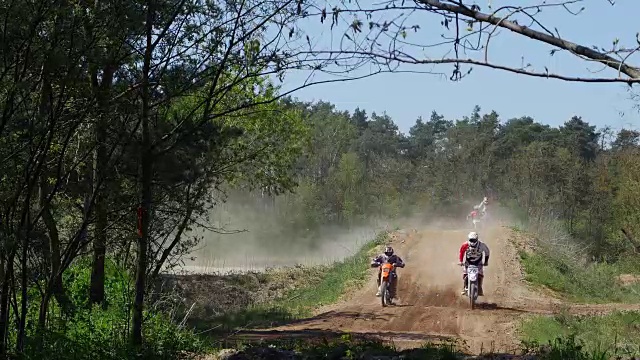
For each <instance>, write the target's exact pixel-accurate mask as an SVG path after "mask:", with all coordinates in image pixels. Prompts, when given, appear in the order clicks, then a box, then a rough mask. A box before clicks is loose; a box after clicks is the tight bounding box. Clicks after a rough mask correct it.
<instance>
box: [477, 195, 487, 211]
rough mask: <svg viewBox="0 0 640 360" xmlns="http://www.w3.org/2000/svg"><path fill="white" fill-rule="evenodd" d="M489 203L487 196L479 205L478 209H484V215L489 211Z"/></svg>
mask: <svg viewBox="0 0 640 360" xmlns="http://www.w3.org/2000/svg"><path fill="white" fill-rule="evenodd" d="M487 205H489V199H488V198H487V197H486V196H485V197H484V198H483V199H482V202H481V203H480V205H478V209H480V211H482V214H483V215H484V213H486V212H487Z"/></svg>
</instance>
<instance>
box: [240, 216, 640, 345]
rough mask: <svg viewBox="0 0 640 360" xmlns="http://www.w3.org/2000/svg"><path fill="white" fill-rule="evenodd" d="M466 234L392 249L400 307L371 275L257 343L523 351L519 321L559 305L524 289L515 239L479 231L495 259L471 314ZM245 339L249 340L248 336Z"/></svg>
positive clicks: (414, 239) (429, 233)
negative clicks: (333, 337) (460, 258)
mask: <svg viewBox="0 0 640 360" xmlns="http://www.w3.org/2000/svg"><path fill="white" fill-rule="evenodd" d="M468 231H469V229H464V230H443V229H442V227H440V229H439V228H438V227H436V226H430V227H425V228H423V229H417V233H415V234H414V235H413V236H404V239H405V242H404V243H403V242H401V241H400V240H397V241H395V242H394V244H393V245H394V248H395V249H396V253H398V254H399V255H400V256H401V257H403V259H404V260H405V262H406V263H407V265H406V267H405V268H404V269H400V272H399V276H400V279H399V292H398V297H399V299H398V304H397V305H396V306H393V307H387V308H383V307H381V304H380V299H379V298H378V297H375V296H374V295H375V271H372V277H371V280H370V282H369V284H368V285H367V286H365V287H363V288H362V289H361V290H358V291H357V292H355V293H354V294H353V295H352V296H350V297H349V299H347V300H345V301H343V302H340V303H337V304H334V305H331V306H328V307H325V308H322V309H319V311H318V312H317V315H316V316H314V317H313V318H310V319H306V320H303V321H298V322H296V323H294V324H290V325H287V326H281V327H278V328H274V329H272V330H271V331H270V332H254V335H257V336H261V337H262V336H267V337H269V335H268V334H269V333H270V334H272V335H274V336H301V335H304V334H308V335H311V336H318V334H328V333H330V332H333V333H335V332H350V333H353V334H356V335H357V334H361V335H366V336H370V335H375V336H377V337H380V338H383V339H385V340H390V341H393V342H394V343H395V344H396V345H397V346H399V347H413V346H419V345H420V344H421V343H423V342H424V341H426V340H443V339H447V338H450V339H458V340H462V341H463V342H464V344H466V347H467V350H468V351H469V352H471V353H475V354H478V353H480V352H483V351H490V350H492V351H500V352H509V353H510V352H512V351H514V350H516V349H517V348H518V346H519V341H518V335H517V334H516V333H515V332H516V329H517V326H518V323H519V321H521V320H522V319H523V317H524V316H526V315H527V314H536V313H537V314H551V313H553V312H554V311H557V310H558V308H559V306H561V301H559V300H557V299H554V298H551V297H548V296H545V295H542V294H537V293H536V292H534V291H533V290H531V289H529V288H528V287H527V286H526V285H525V284H524V283H523V281H522V280H521V279H522V273H521V270H520V266H519V263H518V260H517V256H516V251H515V249H514V247H513V245H512V244H511V242H510V241H509V235H510V231H509V230H508V229H506V228H503V227H498V226H496V227H493V228H489V229H485V230H483V231H479V233H480V238H481V240H482V241H485V242H486V243H487V244H488V245H489V247H490V248H491V251H492V252H491V259H490V266H489V267H487V268H485V296H484V297H481V298H480V299H479V300H480V303H481V304H480V309H476V310H473V311H471V310H469V304H468V300H467V298H466V297H464V296H461V295H460V290H461V287H462V275H461V269H460V267H459V266H457V265H456V263H457V254H458V249H459V247H460V245H461V243H462V242H463V241H464V240H465V239H466V235H467V233H468ZM612 307H616V308H620V307H619V306H618V305H615V306H607V305H599V306H590V305H582V306H575V307H572V308H571V309H570V312H575V313H592V312H606V311H608V310H611V308H612ZM633 308H637V306H634V307H633ZM258 334H261V335H258ZM276 334H277V335H276ZM313 334H315V335H313ZM245 335H249V336H250V334H249V332H247V333H246V334H245Z"/></svg>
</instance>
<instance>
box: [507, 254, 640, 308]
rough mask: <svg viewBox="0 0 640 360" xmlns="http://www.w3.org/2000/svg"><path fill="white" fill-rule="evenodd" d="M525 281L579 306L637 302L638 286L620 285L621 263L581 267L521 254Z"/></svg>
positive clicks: (555, 257) (568, 261)
mask: <svg viewBox="0 0 640 360" xmlns="http://www.w3.org/2000/svg"><path fill="white" fill-rule="evenodd" d="M519 255H520V260H521V263H522V265H523V267H524V270H525V279H526V280H527V281H529V282H531V283H533V284H537V285H542V286H545V287H547V288H549V289H552V290H554V291H556V292H558V293H560V294H561V295H563V296H565V297H566V298H567V299H568V300H571V301H574V302H581V303H607V302H622V303H637V302H640V283H635V284H631V285H626V286H625V285H622V284H620V283H619V282H618V280H617V277H618V276H619V275H620V274H622V273H624V272H625V271H624V270H625V269H624V267H625V266H624V264H622V263H620V264H619V263H614V264H608V263H594V264H588V265H580V264H576V263H575V262H573V261H571V259H567V258H563V257H562V256H561V255H549V254H540V253H527V252H524V251H520V253H519Z"/></svg>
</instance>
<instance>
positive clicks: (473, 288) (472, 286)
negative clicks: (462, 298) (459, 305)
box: [468, 282, 477, 310]
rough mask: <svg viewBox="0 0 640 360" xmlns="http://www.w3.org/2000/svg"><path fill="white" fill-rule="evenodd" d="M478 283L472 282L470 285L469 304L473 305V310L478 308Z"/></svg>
mask: <svg viewBox="0 0 640 360" xmlns="http://www.w3.org/2000/svg"><path fill="white" fill-rule="evenodd" d="M476 292H477V289H476V283H474V282H472V283H470V284H469V289H468V295H469V304H470V305H471V310H473V309H475V308H476Z"/></svg>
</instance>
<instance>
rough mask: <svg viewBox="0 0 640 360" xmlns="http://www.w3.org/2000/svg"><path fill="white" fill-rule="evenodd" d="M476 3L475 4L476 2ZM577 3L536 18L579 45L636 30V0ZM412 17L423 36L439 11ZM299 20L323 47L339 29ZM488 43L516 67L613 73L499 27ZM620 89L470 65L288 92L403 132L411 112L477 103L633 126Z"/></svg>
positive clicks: (299, 78)
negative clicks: (390, 123)
mask: <svg viewBox="0 0 640 360" xmlns="http://www.w3.org/2000/svg"><path fill="white" fill-rule="evenodd" d="M483 1H484V2H486V1H487V0H483ZM532 2H534V0H522V1H515V0H511V1H507V0H502V1H501V0H493V6H494V8H496V7H497V6H500V5H505V4H508V3H510V4H514V3H521V4H525V3H532ZM540 2H541V0H540ZM479 4H480V5H481V6H482V1H479ZM584 6H585V7H586V8H585V10H584V11H583V12H582V13H581V14H580V15H578V16H572V15H570V14H569V13H567V12H565V11H564V10H562V9H552V10H549V11H545V12H543V13H542V14H541V15H540V17H539V19H541V20H542V21H543V22H544V24H545V25H547V26H549V27H550V28H551V29H553V27H557V29H558V30H559V31H560V34H561V35H562V37H563V38H565V39H567V40H571V41H574V42H576V43H578V44H582V45H585V46H590V45H599V46H602V47H605V48H607V47H610V46H611V44H612V41H613V40H614V39H615V38H619V39H620V43H621V44H628V45H629V46H633V45H636V46H637V44H636V42H635V36H636V33H637V32H638V31H639V30H640V26H639V25H638V23H637V22H635V21H634V20H633V19H634V17H635V14H640V0H618V1H617V3H616V5H615V6H611V5H609V4H608V1H607V0H588V1H584ZM327 7H328V8H329V6H327ZM485 7H486V6H485ZM579 7H580V6H578V7H577V8H575V9H576V10H577V9H579ZM483 10H484V9H483ZM625 18H627V19H628V20H624V19H625ZM623 20H624V21H623ZM415 21H419V24H420V26H421V30H420V31H419V32H418V33H416V34H411V35H410V36H419V37H421V38H422V37H428V36H430V35H432V34H433V36H437V37H439V36H440V34H441V33H442V32H443V31H444V30H443V29H442V27H441V26H440V25H439V22H440V17H437V16H434V15H431V14H428V15H424V16H421V17H415V18H414V23H415ZM306 26H307V27H306V28H304V31H305V32H306V33H307V34H313V36H312V39H313V41H317V42H318V43H320V44H324V46H329V45H327V44H329V41H330V40H331V37H332V36H333V41H334V43H335V41H336V39H337V38H339V37H340V35H341V33H339V32H336V31H335V30H334V32H333V33H331V32H330V30H329V27H328V26H327V25H326V23H325V25H320V24H317V21H316V23H309V24H307V25H306ZM332 34H333V35H332ZM447 49H448V48H446V49H441V50H429V51H432V53H427V54H428V55H427V56H432V57H434V58H437V57H438V51H440V53H443V52H444V51H446V50H447ZM490 49H491V50H490V52H489V59H490V60H493V61H496V62H501V63H503V64H508V65H514V66H518V64H520V63H521V57H523V56H524V58H525V61H526V62H528V63H531V64H532V65H533V66H534V67H535V68H536V70H541V69H543V67H544V66H547V67H548V68H549V70H550V72H555V73H562V74H565V75H574V76H605V75H606V76H615V71H612V70H605V71H602V72H600V73H598V74H593V73H590V71H591V72H593V71H595V70H599V69H601V67H600V66H598V65H595V64H590V63H587V62H585V61H584V60H581V59H579V58H577V57H575V56H573V55H570V54H558V53H556V54H555V55H554V56H553V57H552V56H550V55H549V51H550V50H551V49H552V47H550V46H548V45H546V44H541V43H538V42H535V41H534V40H530V39H528V38H524V37H522V36H517V35H514V34H511V33H509V32H507V31H506V30H501V33H500V34H499V36H498V37H497V38H496V39H495V40H493V41H492V43H491V45H490ZM633 63H634V61H631V64H633ZM635 65H639V66H640V57H637V58H635ZM423 69H426V68H425V67H423ZM451 69H452V65H441V66H439V67H438V68H436V70H439V71H441V72H445V73H450V71H451ZM307 76H308V74H306V73H305V74H302V73H294V74H289V75H288V76H287V78H286V81H285V83H284V86H283V87H284V89H288V88H290V87H293V86H296V85H298V84H300V83H301V82H303V81H304V79H305V78H306V77H307ZM321 78H322V76H320V77H317V79H321ZM627 88H628V86H627V85H623V84H602V83H591V84H589V83H569V82H564V81H560V80H551V79H541V78H531V77H526V76H522V75H516V74H511V73H507V72H503V71H499V70H492V69H488V68H479V67H474V70H473V72H472V73H471V74H470V75H469V76H468V77H466V78H464V79H462V80H461V81H459V82H452V81H449V80H448V79H443V78H442V77H440V76H435V75H429V74H424V75H422V74H420V75H416V74H382V75H376V76H374V77H371V78H367V79H363V80H357V81H351V82H343V83H339V84H326V85H316V86H312V87H310V88H306V89H303V90H300V91H298V92H296V93H295V94H294V96H295V97H297V98H299V99H300V100H305V101H312V100H325V101H330V102H331V103H333V104H335V105H336V107H337V108H338V109H341V110H349V111H352V110H353V109H355V108H356V107H360V108H363V109H366V110H367V113H369V114H370V113H371V112H377V113H382V112H384V111H386V112H387V114H389V115H390V116H391V117H392V118H393V119H394V121H395V122H396V123H397V124H398V126H399V127H400V130H401V131H403V132H406V131H408V129H409V128H410V127H411V126H412V125H413V124H414V123H415V120H416V119H417V118H418V116H422V117H424V118H428V117H429V115H430V114H431V111H432V110H436V111H437V112H438V113H441V114H443V115H445V117H447V118H449V119H453V118H461V117H462V116H464V115H468V114H469V113H470V112H471V110H472V109H473V107H474V105H476V104H477V105H480V106H481V108H482V110H483V112H484V111H490V110H496V111H497V112H498V113H499V114H500V116H501V118H502V120H503V121H504V120H507V119H509V118H513V117H519V116H523V115H529V116H532V117H533V118H534V119H536V120H537V121H539V122H542V123H546V124H550V125H553V126H558V125H561V124H562V123H564V122H565V121H567V120H569V119H570V118H571V117H572V116H574V115H579V116H582V117H583V119H585V120H586V121H588V122H590V123H591V124H592V125H596V126H597V127H598V128H600V127H602V126H605V125H610V126H612V127H613V128H614V129H620V128H622V127H625V128H633V129H638V128H640V115H639V114H638V112H637V111H636V110H635V109H634V107H633V106H634V103H633V102H632V101H631V100H630V99H629V93H628V91H627Z"/></svg>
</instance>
